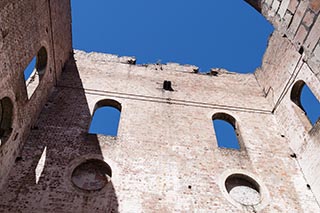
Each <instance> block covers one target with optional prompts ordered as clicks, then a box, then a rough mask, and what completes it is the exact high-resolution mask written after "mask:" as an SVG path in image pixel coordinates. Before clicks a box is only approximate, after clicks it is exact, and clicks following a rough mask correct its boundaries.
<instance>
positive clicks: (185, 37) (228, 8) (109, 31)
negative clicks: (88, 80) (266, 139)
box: [31, 0, 320, 148]
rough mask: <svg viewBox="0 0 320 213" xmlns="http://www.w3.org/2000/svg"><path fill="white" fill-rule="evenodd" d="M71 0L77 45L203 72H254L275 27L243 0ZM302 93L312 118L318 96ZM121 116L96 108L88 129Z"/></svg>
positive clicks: (101, 128) (101, 129)
mask: <svg viewBox="0 0 320 213" xmlns="http://www.w3.org/2000/svg"><path fill="white" fill-rule="evenodd" d="M71 2H72V27H73V31H72V33H73V46H74V48H75V49H81V50H85V51H87V52H91V51H95V52H104V53H112V54H117V55H120V56H135V57H136V59H137V63H139V64H144V63H156V62H161V63H166V62H177V63H181V64H192V65H196V66H198V67H200V71H202V72H206V71H209V70H210V68H212V67H218V68H225V69H227V70H229V71H234V72H240V73H252V72H253V71H254V70H255V69H256V68H257V67H259V66H260V65H261V60H262V56H263V54H264V52H265V49H266V46H267V41H268V37H269V36H270V34H271V33H272V31H273V27H272V26H271V24H270V23H268V22H267V21H266V20H265V18H264V17H262V16H261V15H260V14H259V13H258V12H256V11H255V10H254V9H253V8H252V7H251V6H249V5H247V4H246V3H245V2H244V1H243V0H232V1H227V0H225V1H214V0H202V1H190V0H161V1H159V0H158V1H150V0H135V1H129V0H117V1H106V0H95V1H79V0H71ZM32 63H35V62H34V61H33V62H32ZM31 66H32V67H34V65H31ZM303 94H305V95H303V99H302V104H303V106H304V108H305V109H307V108H308V109H307V110H309V111H310V112H309V113H308V115H309V116H310V118H311V120H312V123H314V122H315V120H316V119H317V118H318V116H319V109H320V106H319V101H317V100H316V99H315V97H313V100H312V93H311V92H310V90H309V91H308V88H307V89H304V90H303ZM318 106H319V108H318ZM317 109H318V110H317ZM313 114H314V115H313ZM119 117H120V112H119V111H117V110H115V109H112V108H101V109H98V110H97V111H96V113H95V116H94V119H93V123H92V125H91V128H90V132H93V133H102V134H106V135H116V132H117V120H118V119H119ZM106 120H108V121H106ZM110 123H111V124H112V123H113V124H116V125H111V126H109V124H110ZM228 128H230V127H228V124H225V126H223V124H220V127H216V131H217V137H221V138H223V137H225V136H228V137H227V138H226V140H227V142H228V144H222V146H225V147H231V148H237V144H236V142H232V141H234V140H235V139H234V138H235V137H234V135H233V134H231V133H227V129H228ZM219 135H220V136H219ZM229 136H231V137H229ZM232 138H233V139H232ZM219 140H220V139H219ZM221 140H223V139H221ZM232 144H236V145H232Z"/></svg>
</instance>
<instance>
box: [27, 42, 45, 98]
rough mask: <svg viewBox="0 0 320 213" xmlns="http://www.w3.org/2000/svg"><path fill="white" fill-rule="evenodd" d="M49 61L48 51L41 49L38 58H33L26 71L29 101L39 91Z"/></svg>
mask: <svg viewBox="0 0 320 213" xmlns="http://www.w3.org/2000/svg"><path fill="white" fill-rule="evenodd" d="M47 61H48V55H47V50H46V49H45V48H44V47H41V49H40V50H39V51H38V53H37V56H35V57H33V59H32V60H31V61H30V63H29V64H28V66H27V68H26V69H25V70H24V80H25V83H26V88H27V94H28V99H30V98H31V96H32V95H33V93H34V91H35V90H36V89H37V87H38V85H39V83H40V81H41V79H42V77H43V75H44V73H45V70H46V66H47Z"/></svg>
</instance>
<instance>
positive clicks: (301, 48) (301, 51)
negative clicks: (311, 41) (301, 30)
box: [299, 44, 304, 55]
mask: <svg viewBox="0 0 320 213" xmlns="http://www.w3.org/2000/svg"><path fill="white" fill-rule="evenodd" d="M299 45H300V44H299ZM303 52H304V49H303V47H302V46H301V47H300V49H299V53H300V55H302V54H303Z"/></svg>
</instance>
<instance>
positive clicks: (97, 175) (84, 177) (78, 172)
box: [71, 159, 112, 191]
mask: <svg viewBox="0 0 320 213" xmlns="http://www.w3.org/2000/svg"><path fill="white" fill-rule="evenodd" d="M111 177H112V171H111V167H110V166H109V165H108V164H107V163H105V162H104V161H102V160H98V159H89V160H86V161H85V162H83V163H81V164H80V165H79V166H77V167H76V168H75V169H74V171H73V172H72V177H71V181H72V183H73V184H74V185H75V186H76V187H78V188H80V189H83V190H86V191H97V190H100V189H102V188H103V187H104V186H105V185H106V184H107V183H108V182H110V181H111Z"/></svg>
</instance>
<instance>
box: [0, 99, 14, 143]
mask: <svg viewBox="0 0 320 213" xmlns="http://www.w3.org/2000/svg"><path fill="white" fill-rule="evenodd" d="M12 117H13V104H12V102H11V100H10V98H8V97H5V98H3V99H1V100H0V146H1V145H3V144H4V143H5V142H6V141H7V140H8V138H9V137H10V135H11V132H12Z"/></svg>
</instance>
